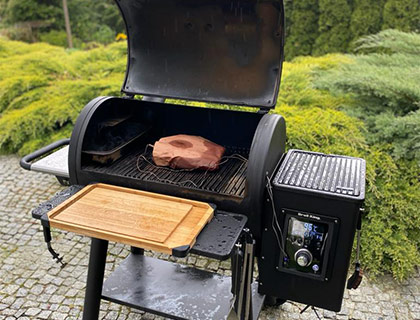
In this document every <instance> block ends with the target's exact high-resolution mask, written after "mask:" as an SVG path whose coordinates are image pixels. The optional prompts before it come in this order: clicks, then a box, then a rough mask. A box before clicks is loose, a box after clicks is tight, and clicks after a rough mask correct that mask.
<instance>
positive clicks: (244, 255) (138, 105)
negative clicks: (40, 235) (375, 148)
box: [21, 0, 365, 319]
mask: <svg viewBox="0 0 420 320" xmlns="http://www.w3.org/2000/svg"><path fill="white" fill-rule="evenodd" d="M116 4H117V5H118V7H119V8H120V11H121V13H122V16H123V18H124V21H125V23H126V28H127V34H128V60H127V70H126V76H125V80H124V83H123V86H122V92H123V93H124V96H123V97H98V98H96V99H94V100H92V101H91V102H89V103H88V104H87V105H86V106H85V108H84V109H83V110H82V112H81V113H80V115H79V117H78V119H77V122H76V124H75V127H74V130H73V133H72V136H71V138H70V139H64V140H60V141H57V142H56V143H53V144H51V145H49V146H47V147H45V148H43V149H40V150H38V151H36V152H34V153H32V154H30V155H28V156H26V157H23V158H22V160H21V166H22V167H23V168H25V169H28V170H34V171H40V172H44V173H49V174H53V175H55V176H56V177H57V178H58V180H59V181H60V183H61V184H63V185H69V187H68V188H67V189H65V190H63V191H62V192H60V193H58V194H57V195H56V196H54V197H53V198H52V199H50V200H49V201H47V202H45V203H43V204H41V205H40V206H39V207H38V208H36V209H34V211H33V213H32V215H33V217H34V218H37V219H40V220H41V222H42V225H43V227H44V236H45V240H46V242H47V244H48V249H49V251H50V252H51V253H52V255H53V257H54V258H55V259H56V260H57V261H60V262H62V258H61V257H59V255H58V254H57V253H56V252H55V251H54V250H53V249H52V247H51V235H50V221H49V219H48V213H49V212H50V211H51V210H52V209H54V208H56V207H57V206H59V205H60V204H61V203H63V202H64V201H66V200H67V199H69V198H70V197H72V196H73V195H75V194H77V193H78V192H80V190H81V189H82V188H83V187H84V186H86V185H89V184H96V183H105V184H109V185H114V186H121V187H126V188H130V189H134V190H144V191H150V192H154V193H159V194H164V195H170V196H176V197H179V198H184V199H191V200H198V201H201V202H205V203H209V204H211V206H212V207H213V208H214V211H215V213H214V217H213V219H212V220H211V221H210V222H209V223H208V224H207V226H206V227H205V228H204V229H203V230H202V231H201V233H200V234H199V235H198V237H197V239H196V241H195V242H194V244H193V245H191V246H181V247H177V248H174V249H173V250H172V252H171V254H172V255H173V256H175V257H185V256H187V255H188V254H191V253H194V254H198V255H202V256H206V257H211V258H215V259H219V260H225V259H228V258H230V259H231V262H232V263H231V265H232V276H231V277H227V276H221V275H218V274H214V273H210V272H207V271H203V270H197V269H194V268H190V267H185V266H182V265H180V264H177V263H172V262H166V261H161V260H157V259H152V258H150V257H146V256H144V254H143V252H144V250H143V249H142V248H136V247H132V248H131V252H132V254H131V255H130V256H129V257H128V258H127V259H126V260H125V261H124V262H123V263H122V264H121V265H120V266H119V267H118V268H117V269H116V270H115V271H114V273H112V274H111V276H109V277H108V279H107V280H106V281H105V283H103V278H104V268H105V259H106V253H107V246H108V241H109V239H106V238H104V239H101V238H94V237H93V238H92V244H91V253H90V261H89V272H88V279H87V288H86V295H85V307H84V319H96V318H97V317H98V314H99V306H100V301H101V299H106V300H109V301H112V302H116V303H120V304H124V305H128V306H130V307H134V308H138V309H141V310H145V311H147V312H151V313H155V314H158V315H162V316H165V317H169V318H173V319H227V318H228V319H235V317H236V318H237V319H257V318H258V315H259V312H260V310H261V308H262V306H263V303H264V301H265V299H266V300H267V302H270V303H271V304H273V303H274V304H276V303H280V302H281V301H284V300H293V301H298V302H302V303H305V304H308V305H311V306H317V307H321V308H326V309H330V310H335V311H338V310H339V309H340V308H341V302H342V297H343V292H344V286H345V278H346V275H347V271H348V267H349V262H350V256H351V248H352V244H353V239H354V235H355V230H356V228H358V225H359V224H360V223H359V222H360V208H361V207H362V204H363V200H364V184H365V181H364V179H365V177H364V175H365V162H364V160H362V159H358V158H351V157H343V156H335V155H325V154H321V153H313V152H309V151H301V150H290V151H289V152H288V153H285V141H286V125H285V121H284V119H283V117H281V116H280V115H277V114H271V113H269V111H270V109H272V108H274V106H275V105H276V100H277V95H278V91H279V86H280V79H281V70H282V62H283V46H284V10H283V3H282V1H275V0H268V1H255V0H249V1H222V0H212V1H210V0H209V1H206V0H194V1H192V0H138V1H132V0H117V1H116ZM136 96H137V97H139V96H142V98H141V99H137V97H136ZM169 99H178V100H177V103H176V104H175V103H174V100H169ZM179 99H181V100H179ZM187 100H193V101H203V102H207V103H218V104H227V105H231V107H230V108H222V109H220V108H209V107H206V108H204V107H192V106H189V105H188V103H187V102H185V101H187ZM245 107H247V108H245ZM181 133H182V134H190V135H198V136H202V137H205V138H206V139H209V140H211V141H213V142H215V143H218V144H220V145H223V146H224V147H225V148H226V156H227V157H228V158H229V160H228V161H226V162H224V163H223V164H221V165H220V168H219V169H218V170H216V171H214V172H204V171H199V170H194V171H188V172H185V171H176V170H170V171H169V170H167V169H165V168H159V167H156V166H154V165H153V163H152V158H151V150H150V145H152V144H153V143H154V142H155V141H156V140H158V139H159V138H161V137H164V136H170V135H175V134H181ZM58 148H60V149H59V150H58V151H55V150H56V149H58ZM53 151H54V152H53ZM254 258H256V259H257V262H258V270H259V275H258V277H257V278H255V277H254V275H253V274H254V271H253V268H254V263H253V262H254Z"/></svg>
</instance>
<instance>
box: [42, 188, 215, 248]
mask: <svg viewBox="0 0 420 320" xmlns="http://www.w3.org/2000/svg"><path fill="white" fill-rule="evenodd" d="M213 211H214V210H213V208H212V207H211V206H210V205H208V204H207V203H204V202H199V201H192V200H187V199H182V198H177V197H171V196H166V195H161V194H156V193H151V192H145V191H140V190H134V189H129V188H122V187H117V186H113V185H107V184H93V185H89V186H86V187H85V188H83V189H82V190H80V191H79V192H78V193H76V194H75V195H74V196H72V197H71V198H69V199H68V200H66V201H65V202H63V203H62V204H60V205H59V206H57V207H56V208H54V209H52V210H51V211H50V212H49V213H48V219H49V221H50V225H51V227H55V228H59V229H62V230H67V231H72V232H75V233H78V234H81V235H86V236H90V237H94V238H99V239H104V240H109V241H115V242H121V243H125V244H129V245H132V246H135V247H139V248H144V249H150V250H155V251H159V252H164V253H168V254H171V253H172V249H173V248H176V247H179V246H184V245H189V246H192V245H193V244H194V243H195V240H196V238H197V236H198V234H199V233H200V231H201V230H202V229H203V228H204V226H205V225H206V224H207V222H209V221H210V220H211V219H212V217H213Z"/></svg>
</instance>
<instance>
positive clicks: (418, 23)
mask: <svg viewBox="0 0 420 320" xmlns="http://www.w3.org/2000/svg"><path fill="white" fill-rule="evenodd" d="M383 29H398V30H401V31H406V32H409V31H416V32H420V2H419V1H418V0H387V2H386V4H385V8H384V23H383Z"/></svg>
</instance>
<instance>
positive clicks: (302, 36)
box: [0, 0, 420, 280]
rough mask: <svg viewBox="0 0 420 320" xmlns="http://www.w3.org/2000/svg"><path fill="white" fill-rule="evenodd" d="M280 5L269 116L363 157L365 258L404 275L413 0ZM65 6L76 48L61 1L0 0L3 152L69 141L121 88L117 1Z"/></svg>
mask: <svg viewBox="0 0 420 320" xmlns="http://www.w3.org/2000/svg"><path fill="white" fill-rule="evenodd" d="M285 5H286V10H287V11H286V12H287V18H286V21H287V40H286V58H287V60H288V61H287V62H286V63H285V65H284V70H283V76H282V84H281V88H280V94H279V99H278V103H277V106H276V109H275V111H274V112H277V113H280V114H282V115H283V116H284V117H285V118H286V121H287V126H288V128H287V130H288V140H287V147H288V148H299V149H306V150H313V151H320V152H325V153H335V154H346V155H351V156H358V157H363V158H365V159H366V161H367V165H368V167H367V180H368V186H367V199H366V209H367V213H368V214H367V215H366V216H365V219H364V228H363V237H362V261H363V264H364V265H365V266H366V267H367V268H368V269H369V272H370V274H371V275H372V276H375V275H377V274H380V273H383V272H391V273H392V274H393V276H394V277H395V278H396V279H398V280H401V279H403V278H406V277H409V275H410V274H411V273H412V272H413V271H414V269H415V268H416V266H419V265H420V252H419V246H420V227H419V226H420V180H419V179H420V110H419V109H420V85H419V83H420V58H419V56H420V35H419V34H418V33H416V32H419V31H420V4H419V1H418V0H387V1H385V0H302V1H291V0H286V1H285ZM68 6H69V14H70V21H71V28H72V32H73V37H74V39H73V40H74V41H73V42H74V44H75V48H74V49H66V48H65V46H66V45H67V38H66V32H65V31H64V30H65V29H64V19H63V14H62V12H63V10H62V6H61V1H58V0H44V1H37V0H0V30H1V31H0V32H1V34H2V36H1V37H0V152H1V153H19V154H25V153H28V152H31V151H33V150H35V149H36V148H39V147H41V146H44V145H45V144H47V143H49V142H52V141H54V140H57V139H59V138H63V137H69V136H70V134H71V130H72V127H73V125H74V123H75V121H76V118H77V116H78V114H79V112H80V110H81V109H82V108H83V106H84V105H85V104H86V103H87V102H89V101H90V100H91V99H93V98H95V97H97V96H100V95H120V86H121V84H122V82H123V78H124V72H125V67H126V42H125V41H124V40H123V41H118V42H117V41H116V40H115V37H116V36H117V35H118V34H119V33H122V32H124V27H123V24H122V22H121V19H120V18H119V13H118V10H117V8H116V6H115V5H114V4H113V2H112V1H111V0H102V1H94V0H89V1H88V0H68ZM119 38H120V37H119ZM311 55H312V56H311ZM172 102H174V101H172ZM175 103H177V101H175ZM190 104H194V105H198V106H206V105H205V104H203V103H190ZM208 106H209V107H218V108H229V107H228V106H221V105H208Z"/></svg>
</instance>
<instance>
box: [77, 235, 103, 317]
mask: <svg viewBox="0 0 420 320" xmlns="http://www.w3.org/2000/svg"><path fill="white" fill-rule="evenodd" d="M107 251H108V241H105V240H99V239H95V238H92V243H91V246H90V257H89V269H88V276H87V282H86V293H85V304H84V307H83V320H96V319H98V317H99V307H100V304H101V297H102V285H103V282H104V273H105V263H106V254H107Z"/></svg>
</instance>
